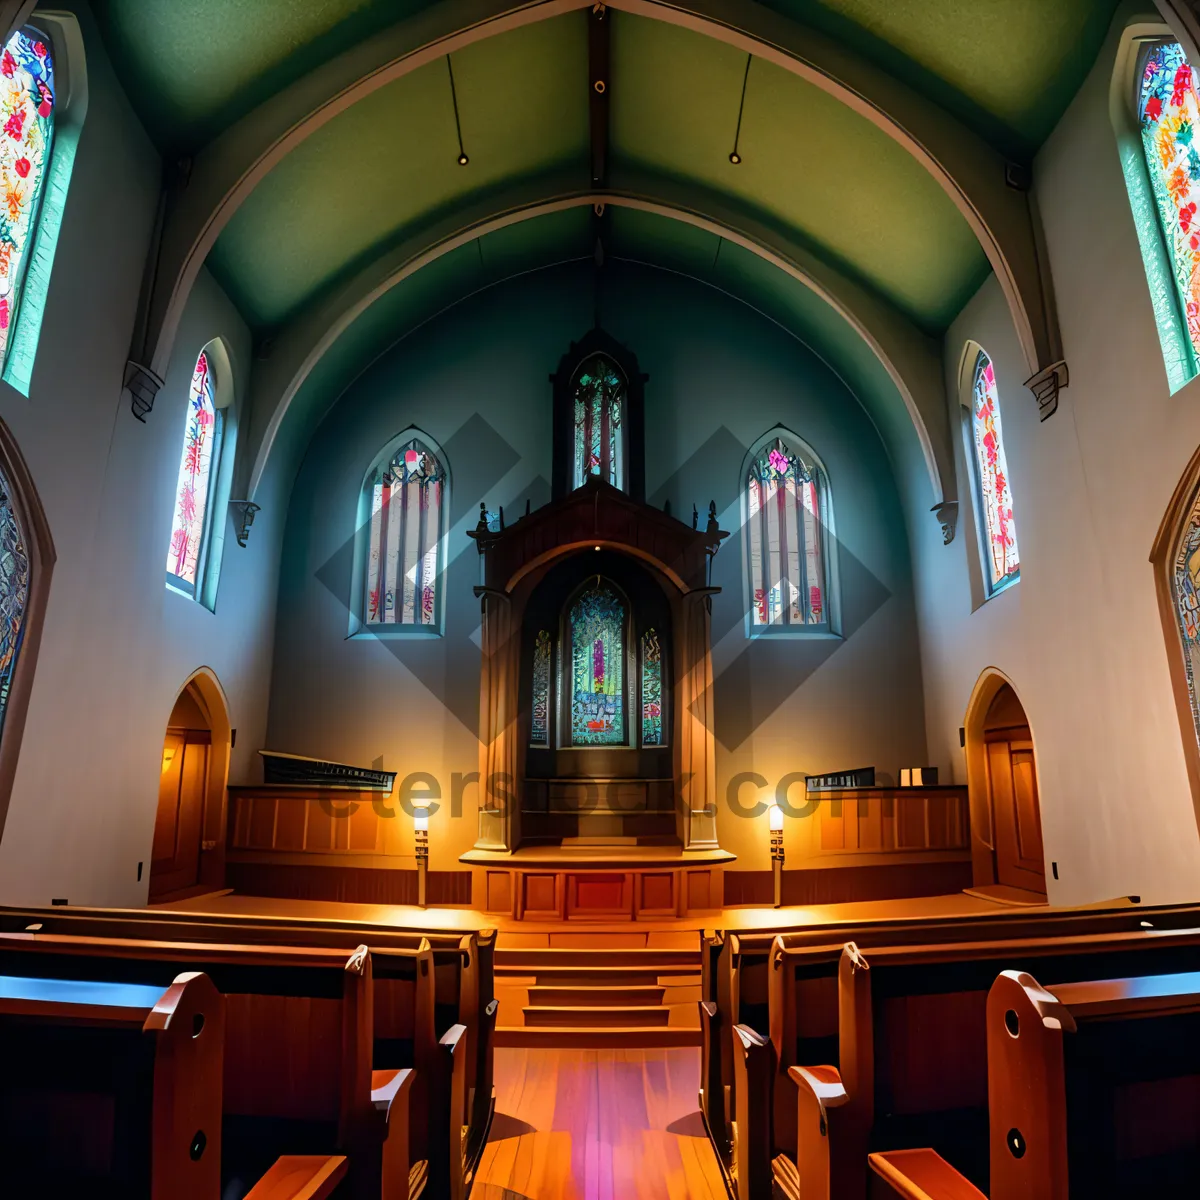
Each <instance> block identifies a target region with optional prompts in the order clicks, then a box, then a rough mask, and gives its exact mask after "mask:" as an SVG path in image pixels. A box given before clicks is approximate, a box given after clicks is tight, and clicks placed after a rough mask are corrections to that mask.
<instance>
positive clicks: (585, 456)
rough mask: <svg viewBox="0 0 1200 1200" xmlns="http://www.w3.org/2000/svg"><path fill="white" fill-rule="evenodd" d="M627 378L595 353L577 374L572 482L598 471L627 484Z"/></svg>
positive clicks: (615, 482)
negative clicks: (625, 427) (625, 425)
mask: <svg viewBox="0 0 1200 1200" xmlns="http://www.w3.org/2000/svg"><path fill="white" fill-rule="evenodd" d="M624 418H625V380H624V378H623V377H622V375H621V372H620V370H619V369H618V367H617V365H616V363H614V362H613V361H612V359H611V358H609V357H608V356H607V355H604V354H593V355H592V356H591V358H589V359H587V360H586V361H585V362H584V364H583V366H581V367H580V368H579V371H578V373H577V374H576V376H575V457H574V470H573V476H572V483H571V486H572V487H573V488H577V487H582V486H583V484H584V482H585V481H586V480H587V477H588V476H589V475H599V476H600V478H601V479H603V480H605V481H606V482H608V483H611V484H612V485H613V487H618V488H621V489H622V490H624V488H625V486H626V485H625V430H624V427H623V426H624Z"/></svg>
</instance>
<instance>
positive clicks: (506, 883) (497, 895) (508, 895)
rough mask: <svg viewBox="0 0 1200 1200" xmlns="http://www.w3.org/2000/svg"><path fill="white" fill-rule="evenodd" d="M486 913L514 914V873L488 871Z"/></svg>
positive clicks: (485, 897) (485, 895)
mask: <svg viewBox="0 0 1200 1200" xmlns="http://www.w3.org/2000/svg"><path fill="white" fill-rule="evenodd" d="M483 906H484V912H490V913H510V914H511V913H512V910H513V873H512V872H511V871H488V872H487V873H486V874H485V876H484V900H483Z"/></svg>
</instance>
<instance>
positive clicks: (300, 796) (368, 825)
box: [229, 787, 395, 854]
mask: <svg viewBox="0 0 1200 1200" xmlns="http://www.w3.org/2000/svg"><path fill="white" fill-rule="evenodd" d="M229 796H230V805H229V807H230V838H229V848H230V849H231V850H255V851H262V850H279V851H284V852H292V853H298V852H310V853H320V852H321V851H326V852H328V851H331V850H336V851H340V852H343V853H347V852H349V853H355V852H357V853H363V854H381V853H384V851H385V846H384V821H385V820H394V819H395V818H394V817H387V816H384V815H381V814H382V813H384V812H386V811H391V809H390V797H388V796H383V795H381V794H380V793H378V792H352V791H345V790H336V791H332V790H321V789H317V788H288V787H262V788H230V789H229Z"/></svg>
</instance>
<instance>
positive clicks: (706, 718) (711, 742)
mask: <svg viewBox="0 0 1200 1200" xmlns="http://www.w3.org/2000/svg"><path fill="white" fill-rule="evenodd" d="M714 590H715V589H712V588H697V589H696V590H694V591H691V592H688V593H687V594H686V595H685V596H684V597H683V606H682V611H683V622H682V624H683V629H682V635H681V637H680V648H681V650H682V657H681V658H680V663H681V665H682V668H683V670H682V672H681V674H680V679H679V712H680V723H679V725H680V737H679V743H680V764H679V769H680V772H681V775H680V784H681V789H680V790H681V793H682V795H681V805H682V812H681V818H682V825H683V828H682V829H681V830H680V837H681V838H682V840H683V848H684V849H685V850H708V849H716V847H717V765H716V743H715V739H714V737H713V674H712V654H711V653H710V641H711V636H712V593H713V591H714Z"/></svg>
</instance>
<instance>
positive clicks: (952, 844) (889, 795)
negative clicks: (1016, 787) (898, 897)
mask: <svg viewBox="0 0 1200 1200" xmlns="http://www.w3.org/2000/svg"><path fill="white" fill-rule="evenodd" d="M809 799H812V800H816V801H817V802H818V803H819V804H820V809H819V813H820V821H821V849H822V850H823V851H834V852H837V851H845V852H847V853H854V854H861V853H864V852H867V851H871V852H887V851H895V852H906V853H907V852H911V851H914V850H965V849H967V847H968V844H969V832H970V821H969V818H968V815H967V789H966V788H933V789H927V788H870V789H863V790H861V791H844V792H834V793H814V794H813V795H811V796H810V797H809Z"/></svg>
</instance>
